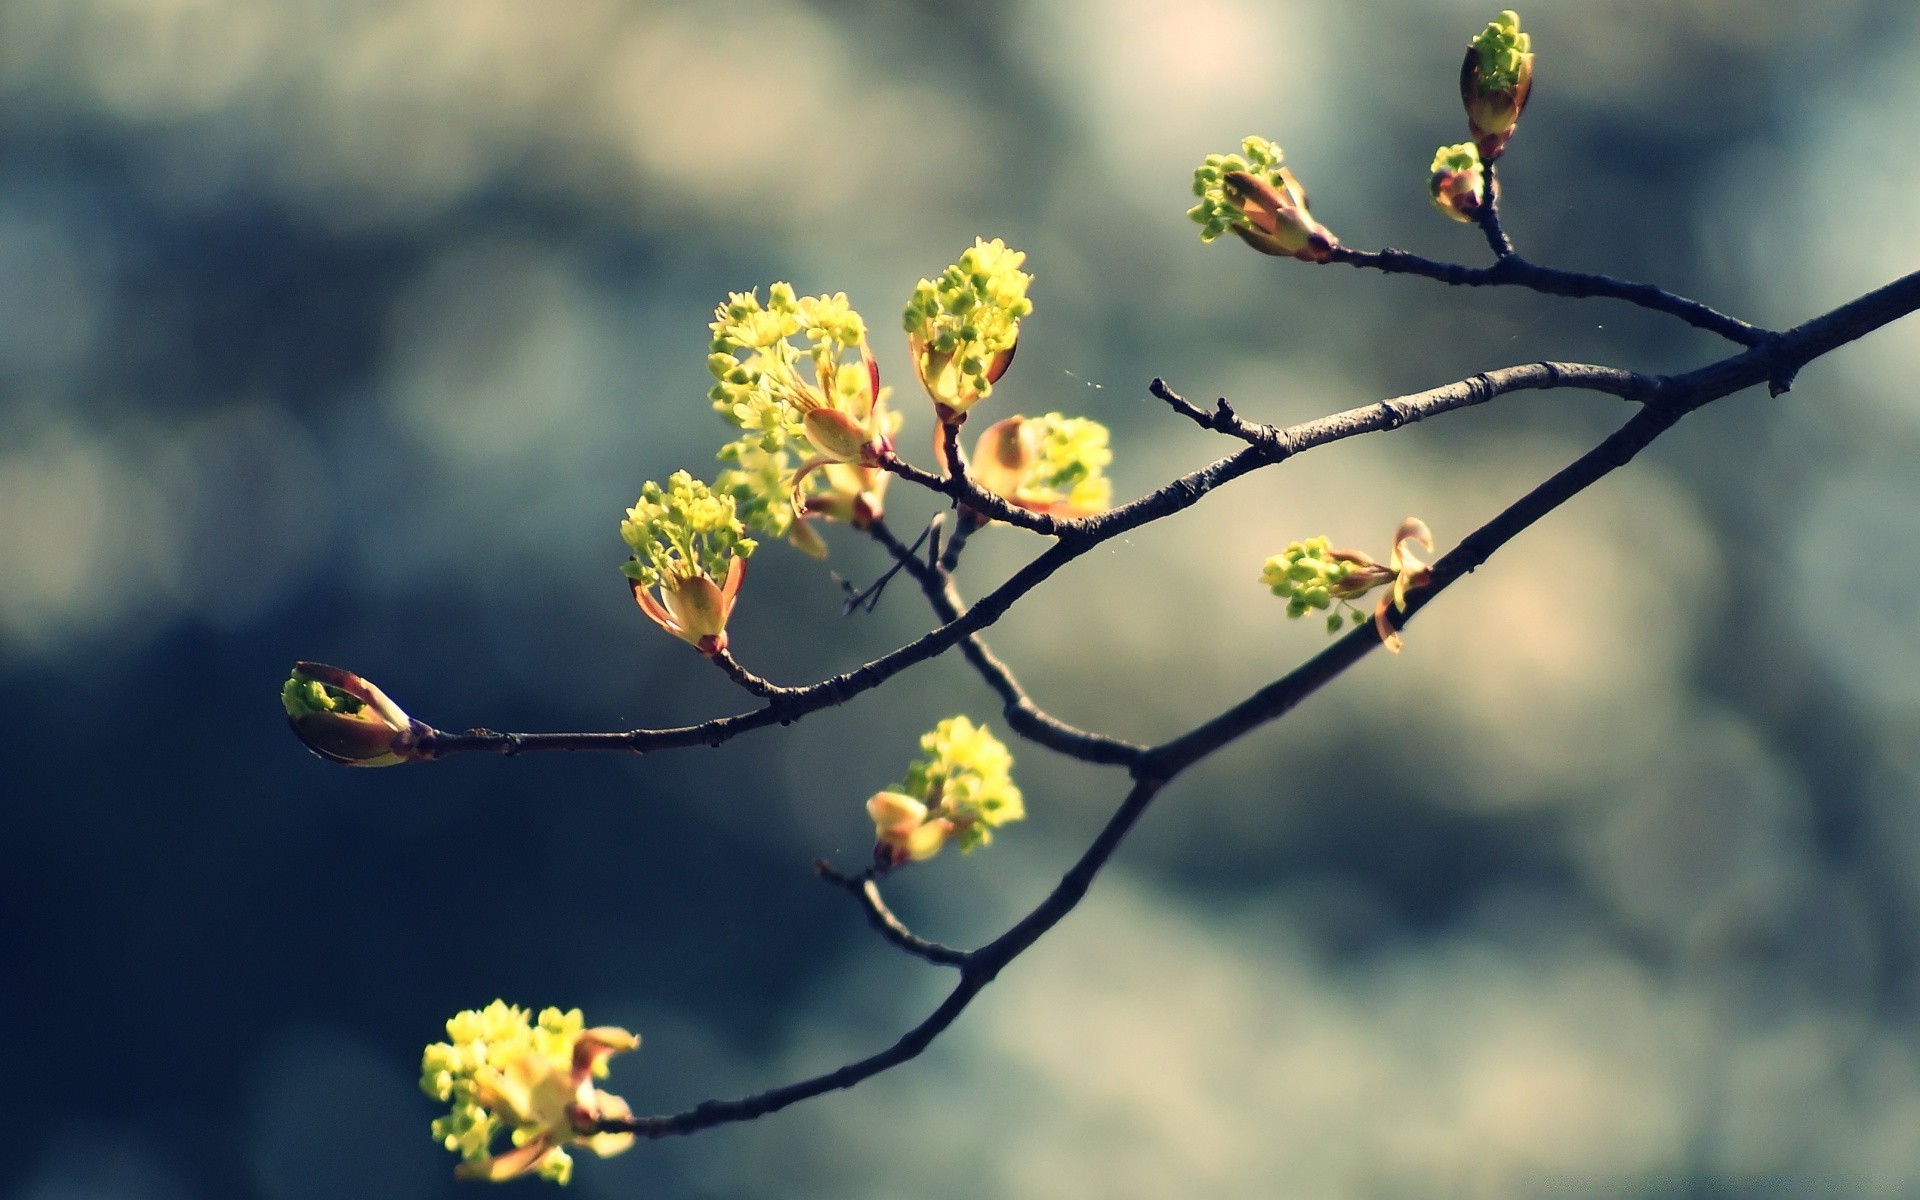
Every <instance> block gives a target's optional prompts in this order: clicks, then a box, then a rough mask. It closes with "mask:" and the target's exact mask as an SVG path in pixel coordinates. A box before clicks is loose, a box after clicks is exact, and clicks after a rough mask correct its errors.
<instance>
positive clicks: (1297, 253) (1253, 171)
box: [1187, 137, 1340, 262]
mask: <svg viewBox="0 0 1920 1200" xmlns="http://www.w3.org/2000/svg"><path fill="white" fill-rule="evenodd" d="M1240 149H1241V150H1242V152H1243V153H1241V154H1209V155H1207V157H1206V161H1204V162H1202V163H1201V164H1200V165H1199V166H1198V167H1196V168H1194V172H1193V194H1194V195H1196V196H1198V197H1200V203H1198V204H1196V205H1194V206H1193V207H1192V208H1190V209H1188V210H1187V216H1188V217H1190V218H1191V219H1192V220H1193V221H1194V223H1196V224H1197V225H1199V226H1200V240H1201V241H1203V242H1211V241H1213V240H1214V239H1215V238H1217V237H1219V236H1220V235H1221V234H1223V233H1232V234H1233V235H1234V236H1235V237H1237V238H1239V239H1240V240H1241V241H1243V242H1245V243H1246V244H1247V245H1249V246H1252V247H1253V248H1254V249H1255V250H1258V251H1260V252H1261V253H1262V254H1271V255H1274V256H1275V257H1278V258H1298V259H1301V260H1303V261H1306V262H1326V261H1327V260H1328V259H1330V258H1332V257H1333V251H1334V248H1335V247H1337V246H1338V245H1339V244H1340V242H1339V239H1337V238H1335V237H1334V236H1333V234H1332V233H1331V232H1330V231H1329V230H1328V229H1327V228H1326V226H1324V225H1322V224H1320V222H1318V221H1316V220H1314V219H1313V217H1312V215H1310V214H1309V213H1308V212H1307V193H1306V189H1305V188H1302V187H1301V186H1300V181H1299V180H1297V179H1295V178H1294V177H1293V172H1291V171H1289V170H1287V168H1286V167H1284V166H1282V165H1281V164H1282V162H1283V161H1284V160H1285V155H1284V154H1283V153H1282V152H1281V150H1280V147H1279V146H1277V145H1275V144H1274V143H1272V142H1270V141H1268V140H1267V139H1266V138H1263V137H1249V138H1246V139H1245V140H1243V141H1242V142H1241V143H1240Z"/></svg>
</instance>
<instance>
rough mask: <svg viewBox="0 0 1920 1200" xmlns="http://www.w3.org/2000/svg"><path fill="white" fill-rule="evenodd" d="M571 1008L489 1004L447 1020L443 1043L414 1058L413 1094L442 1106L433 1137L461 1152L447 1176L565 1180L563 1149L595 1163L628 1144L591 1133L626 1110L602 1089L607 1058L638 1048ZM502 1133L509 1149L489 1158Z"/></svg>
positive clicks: (623, 1137) (569, 1168)
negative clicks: (536, 1009) (446, 1108)
mask: <svg viewBox="0 0 1920 1200" xmlns="http://www.w3.org/2000/svg"><path fill="white" fill-rule="evenodd" d="M585 1025H586V1022H585V1021H584V1020H583V1019H582V1018H581V1016H580V1010H579V1009H577V1008H576V1009H573V1010H572V1011H571V1012H561V1011H560V1010H559V1009H557V1008H548V1009H543V1010H542V1011H541V1013H540V1015H539V1018H538V1019H537V1020H535V1019H532V1018H531V1017H530V1016H529V1014H528V1013H527V1010H526V1009H524V1008H520V1007H518V1006H515V1005H509V1004H507V1003H506V1002H505V1001H502V1000H495V1001H494V1002H493V1003H492V1004H489V1005H487V1006H486V1007H485V1008H482V1009H470V1010H468V1011H466V1012H463V1013H460V1014H458V1015H457V1016H455V1017H454V1018H453V1019H452V1020H450V1021H448V1022H447V1037H448V1039H449V1040H448V1041H444V1042H435V1043H433V1044H432V1045H430V1046H428V1047H427V1049H426V1053H425V1054H423V1055H422V1056H421V1059H420V1090H421V1091H423V1092H425V1093H426V1094H427V1095H429V1096H432V1097H433V1098H434V1099H436V1100H440V1101H444V1102H447V1103H449V1104H451V1105H452V1106H453V1107H452V1110H451V1111H450V1112H448V1113H447V1115H446V1116H444V1117H440V1118H438V1119H437V1120H435V1121H434V1123H433V1138H434V1140H435V1141H437V1142H439V1143H440V1144H441V1145H443V1146H445V1147H446V1148H447V1149H448V1150H451V1151H452V1152H453V1153H455V1154H458V1155H459V1156H460V1160H461V1161H460V1165H459V1166H458V1167H456V1168H455V1169H454V1174H456V1175H457V1176H459V1177H460V1178H462V1179H484V1180H488V1181H490V1182H495V1183H498V1182H501V1181H504V1180H508V1179H515V1178H518V1177H519V1176H521V1175H526V1174H529V1173H531V1174H535V1175H538V1176H540V1177H541V1178H542V1179H550V1180H552V1181H553V1182H555V1183H560V1184H564V1183H566V1182H567V1181H568V1179H569V1178H571V1176H572V1174H573V1159H572V1157H571V1156H569V1155H568V1154H567V1151H566V1147H568V1146H585V1147H586V1148H587V1149H589V1150H591V1151H593V1152H594V1153H595V1154H597V1155H599V1156H600V1157H602V1158H606V1157H608V1156H609V1155H614V1154H618V1153H620V1152H621V1151H623V1150H625V1149H627V1148H628V1147H629V1146H631V1145H633V1135H632V1134H631V1133H601V1132H598V1129H599V1126H600V1123H601V1122H603V1121H623V1120H626V1119H627V1118H629V1117H631V1116H632V1115H633V1110H632V1109H631V1108H629V1107H628V1106H627V1102H626V1101H624V1100H622V1099H621V1098H620V1097H618V1096H615V1095H611V1094H609V1093H607V1092H603V1091H601V1090H600V1089H599V1088H598V1087H597V1086H596V1083H595V1081H596V1080H600V1079H604V1078H606V1075H607V1059H608V1058H610V1057H612V1056H613V1055H615V1054H619V1053H621V1052H623V1051H627V1050H632V1049H634V1048H636V1047H637V1046H639V1045H640V1039H639V1038H638V1037H636V1036H634V1035H633V1034H631V1033H629V1032H627V1031H626V1030H624V1029H620V1028H618V1027H616V1026H612V1025H602V1026H599V1027H597V1028H593V1029H588V1028H586V1027H585ZM502 1134H505V1135H506V1137H507V1140H508V1142H510V1143H511V1148H510V1149H501V1150H500V1152H499V1153H495V1149H496V1145H497V1143H498V1142H499V1140H500V1137H501V1135H502Z"/></svg>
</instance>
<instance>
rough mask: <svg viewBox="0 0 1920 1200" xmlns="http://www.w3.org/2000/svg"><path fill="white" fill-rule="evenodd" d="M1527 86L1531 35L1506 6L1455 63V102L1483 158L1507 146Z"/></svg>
mask: <svg viewBox="0 0 1920 1200" xmlns="http://www.w3.org/2000/svg"><path fill="white" fill-rule="evenodd" d="M1532 91H1533V38H1532V37H1531V36H1529V35H1528V34H1525V33H1522V32H1520V16H1519V14H1517V13H1515V12H1514V11H1513V10H1512V9H1508V10H1506V11H1505V12H1502V13H1501V14H1500V15H1499V16H1498V17H1495V18H1494V19H1493V22H1492V23H1491V24H1489V25H1488V26H1487V27H1486V28H1485V29H1484V30H1482V31H1481V32H1480V35H1479V36H1478V37H1476V38H1474V39H1473V41H1472V42H1471V43H1469V44H1468V46H1467V56H1466V58H1465V59H1464V60H1462V61H1461V63H1460V102H1461V103H1462V104H1464V105H1465V106H1466V110H1467V130H1468V132H1470V133H1471V134H1473V140H1474V141H1475V142H1476V143H1477V144H1478V145H1479V147H1480V160H1481V161H1482V162H1488V163H1490V162H1492V161H1494V160H1495V159H1497V158H1499V157H1500V155H1501V153H1502V152H1504V151H1505V150H1506V147H1507V140H1508V139H1509V138H1511V137H1512V136H1513V130H1514V126H1515V125H1516V124H1518V123H1519V120H1520V114H1521V112H1522V111H1523V110H1524V109H1525V108H1526V106H1527V97H1528V96H1529V95H1530V94H1531V93H1532Z"/></svg>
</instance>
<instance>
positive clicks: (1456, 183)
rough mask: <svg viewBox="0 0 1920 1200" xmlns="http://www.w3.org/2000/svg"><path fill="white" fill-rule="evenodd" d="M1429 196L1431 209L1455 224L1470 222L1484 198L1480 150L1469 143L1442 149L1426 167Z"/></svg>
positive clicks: (1484, 186) (1485, 176)
mask: <svg viewBox="0 0 1920 1200" xmlns="http://www.w3.org/2000/svg"><path fill="white" fill-rule="evenodd" d="M1428 171H1429V176H1428V180H1427V191H1428V194H1429V195H1431V196H1432V197H1433V206H1434V207H1435V208H1437V209H1439V210H1440V211H1441V212H1443V213H1445V214H1446V215H1447V216H1449V217H1451V218H1453V219H1454V220H1456V221H1466V222H1469V223H1471V222H1472V221H1473V219H1474V215H1475V214H1476V213H1478V212H1479V211H1480V206H1481V205H1482V204H1484V203H1485V202H1486V198H1487V174H1486V170H1485V168H1483V167H1482V166H1481V164H1480V148H1479V147H1478V146H1476V145H1475V144H1474V143H1472V142H1460V143H1457V144H1456V145H1452V146H1442V147H1440V149H1439V150H1437V151H1435V152H1434V155H1433V165H1432V166H1431V167H1429V168H1428Z"/></svg>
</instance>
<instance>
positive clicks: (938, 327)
mask: <svg viewBox="0 0 1920 1200" xmlns="http://www.w3.org/2000/svg"><path fill="white" fill-rule="evenodd" d="M1026 261H1027V256H1026V255H1025V254H1023V253H1022V252H1020V251H1018V250H1012V249H1009V248H1008V247H1007V244H1006V243H1005V242H1003V241H1001V240H1000V239H999V238H994V239H993V240H992V241H990V242H989V241H985V240H983V239H980V238H975V239H974V242H973V245H972V246H970V247H968V248H967V250H966V251H965V252H964V253H962V254H961V255H960V261H959V262H956V263H954V264H953V265H952V266H950V267H948V268H947V269H946V270H945V271H942V272H941V273H940V278H938V279H922V280H921V281H920V282H919V284H918V285H916V286H915V287H914V289H913V297H912V298H911V299H909V300H908V301H907V307H906V311H905V312H904V313H902V314H901V323H902V324H903V325H904V326H905V327H906V331H907V347H908V350H909V351H910V352H911V353H912V355H913V367H914V371H915V372H916V373H917V374H918V375H919V376H920V383H921V384H922V386H924V387H925V388H926V389H927V395H929V396H931V397H932V398H933V404H934V411H935V412H936V413H938V414H939V417H940V419H941V420H942V421H944V422H947V423H950V424H957V423H958V422H959V420H960V418H961V417H962V416H964V415H965V413H966V411H967V410H968V409H969V408H971V407H973V405H975V404H976V403H978V402H979V401H981V400H984V399H986V398H987V397H988V396H989V395H991V394H992V392H993V385H994V382H995V381H996V380H998V379H999V378H1000V376H1001V375H1003V374H1005V373H1006V370H1007V367H1008V365H1009V364H1011V363H1012V362H1013V353H1014V350H1015V348H1016V346H1017V345H1018V343H1019V340H1020V319H1021V318H1022V317H1025V316H1027V315H1028V314H1029V313H1031V312H1033V301H1031V300H1029V299H1027V287H1028V285H1030V284H1031V283H1032V282H1033V276H1031V275H1029V274H1027V273H1026V272H1025V271H1022V270H1021V269H1020V268H1021V266H1022V265H1024V264H1025V263H1026Z"/></svg>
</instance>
